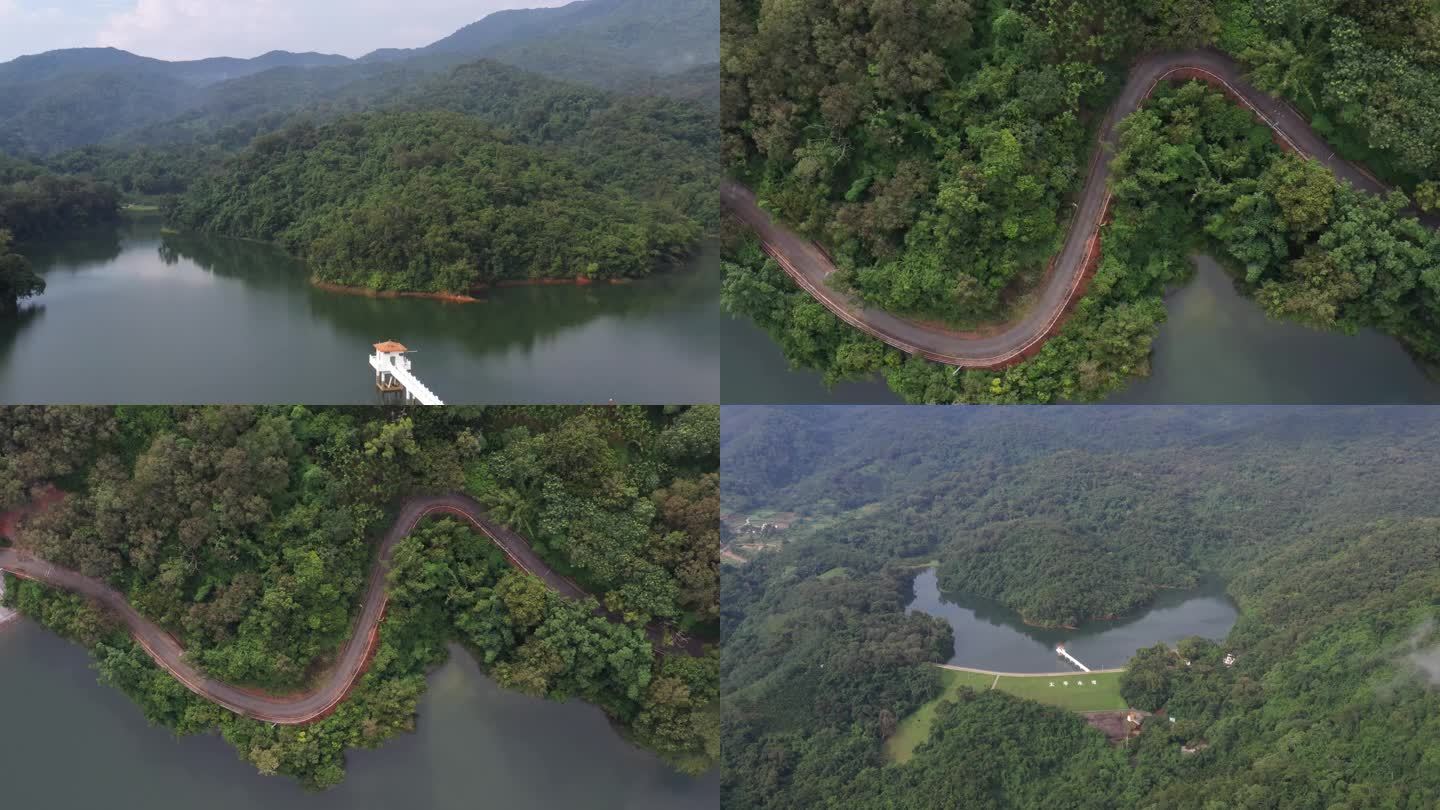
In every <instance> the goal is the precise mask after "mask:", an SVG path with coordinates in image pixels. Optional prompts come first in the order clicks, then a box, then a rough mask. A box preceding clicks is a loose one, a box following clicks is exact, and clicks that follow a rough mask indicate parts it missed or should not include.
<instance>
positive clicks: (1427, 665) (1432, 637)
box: [1405, 619, 1440, 687]
mask: <svg viewBox="0 0 1440 810" xmlns="http://www.w3.org/2000/svg"><path fill="white" fill-rule="evenodd" d="M1405 658H1406V659H1407V660H1408V661H1409V662H1410V663H1411V664H1413V665H1414V666H1415V668H1416V669H1417V670H1419V673H1420V676H1421V677H1422V678H1424V679H1425V681H1426V682H1427V683H1428V684H1429V685H1430V686H1434V687H1440V637H1437V636H1436V633H1435V620H1434V619H1426V620H1425V621H1423V622H1421V623H1420V626H1419V627H1417V628H1415V632H1413V633H1411V634H1410V638H1409V639H1407V640H1406V641H1405Z"/></svg>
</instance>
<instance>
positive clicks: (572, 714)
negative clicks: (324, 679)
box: [0, 619, 720, 810]
mask: <svg viewBox="0 0 1440 810" xmlns="http://www.w3.org/2000/svg"><path fill="white" fill-rule="evenodd" d="M0 685H3V688H4V691H5V694H6V697H7V698H8V699H7V700H6V705H5V714H4V718H5V719H4V724H5V729H4V733H3V734H0V790H3V794H4V796H5V800H6V803H7V804H11V805H13V806H15V807H106V806H110V807H145V808H150V809H151V810H169V809H170V808H175V810H180V809H181V808H185V809H186V810H188V808H193V807H204V808H207V810H242V808H243V810H253V808H256V807H264V808H268V810H329V808H337V809H338V808H345V810H370V809H371V808H373V809H374V810H394V808H402V807H403V808H413V809H414V810H450V809H451V808H454V810H462V809H463V810H474V808H477V807H505V808H511V810H530V809H531V808H533V809H534V810H549V809H550V808H555V807H584V808H598V809H599V810H652V809H653V810H662V809H663V810H670V808H675V809H676V810H699V808H706V810H713V808H714V807H715V806H716V804H717V803H718V801H719V790H720V787H719V778H718V776H716V775H714V774H711V775H709V776H707V777H703V778H699V779H694V778H689V777H685V776H682V775H680V774H677V773H675V772H674V771H672V770H671V769H670V768H669V767H668V766H666V765H665V764H664V763H662V762H660V761H659V760H658V759H657V758H656V757H655V756H653V755H652V754H649V753H648V752H645V751H642V750H639V749H637V748H634V747H632V746H630V745H628V744H627V743H626V742H625V741H624V740H622V739H621V738H620V736H619V735H618V734H617V733H616V732H615V730H614V729H612V728H611V726H610V724H609V722H608V721H607V719H606V718H605V715H604V714H603V713H602V712H601V711H600V710H599V709H597V708H595V707H593V706H589V705H587V704H584V703H580V702H573V701H572V702H569V703H555V702H552V701H546V700H541V699H538V698H531V697H527V696H524V695H520V694H517V693H513V692H506V691H504V690H502V689H500V688H499V687H498V686H496V685H495V684H494V682H492V681H491V680H490V679H488V678H486V677H485V676H484V675H483V674H481V672H480V670H479V667H478V666H476V664H475V662H474V660H473V659H471V657H470V656H469V655H467V654H465V653H464V652H462V651H460V650H458V649H457V650H452V655H451V657H450V660H449V662H448V663H446V664H445V665H444V666H442V667H440V668H439V669H438V670H436V671H435V672H434V673H432V675H431V676H430V688H429V690H428V691H427V692H426V694H425V696H424V697H423V698H422V700H421V703H420V711H419V722H418V730H417V731H416V732H415V733H414V734H409V735H405V736H403V737H400V738H397V739H394V740H391V741H389V742H387V743H385V744H384V745H383V746H381V747H380V748H379V749H376V750H374V751H352V752H351V753H350V754H349V756H348V766H347V771H348V775H347V776H346V779H345V781H344V782H343V783H341V784H340V785H339V786H338V787H336V788H333V789H331V790H328V791H325V792H323V793H307V792H305V791H304V790H302V789H301V788H300V787H299V784H298V783H297V782H295V781H294V780H293V779H290V778H288V777H283V776H274V777H265V776H260V775H259V774H257V773H256V772H255V768H254V767H253V766H252V765H250V764H248V763H245V762H242V761H240V759H239V758H238V756H237V755H236V753H235V751H234V750H233V749H231V748H230V747H229V746H228V745H227V744H226V743H225V742H224V741H223V740H221V739H220V738H219V737H216V736H204V737H184V738H176V737H175V736H174V735H173V734H171V732H170V731H168V730H167V729H164V728H159V727H155V726H150V725H147V724H146V722H145V718H144V716H143V715H141V713H140V710H139V708H137V707H136V706H135V705H134V704H133V703H131V701H130V699H129V698H127V697H126V696H125V695H124V694H122V693H121V692H120V691H119V690H117V689H114V688H112V687H108V686H102V685H100V684H99V683H97V682H96V674H95V671H94V670H93V669H92V668H91V662H90V657H89V655H88V654H87V653H86V652H85V650H84V649H82V648H81V647H79V646H77V645H74V644H71V643H69V642H67V641H65V640H63V639H61V638H59V637H58V636H55V635H54V634H52V633H49V632H47V631H45V630H43V629H41V628H40V627H39V626H38V625H36V624H34V623H32V622H30V621H28V620H25V619H22V620H19V621H18V622H14V623H11V624H9V625H6V626H5V627H3V628H0Z"/></svg>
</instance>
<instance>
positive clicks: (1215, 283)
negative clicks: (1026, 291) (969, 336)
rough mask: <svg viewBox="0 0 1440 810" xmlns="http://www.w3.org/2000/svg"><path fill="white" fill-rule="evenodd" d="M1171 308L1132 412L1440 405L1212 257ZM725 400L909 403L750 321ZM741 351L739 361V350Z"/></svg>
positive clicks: (1402, 371)
mask: <svg viewBox="0 0 1440 810" xmlns="http://www.w3.org/2000/svg"><path fill="white" fill-rule="evenodd" d="M1194 261H1195V263H1196V273H1195V277H1194V278H1193V279H1192V280H1191V281H1190V282H1189V283H1187V284H1186V285H1185V286H1183V287H1181V288H1179V289H1177V290H1175V291H1174V292H1172V293H1171V294H1170V295H1169V296H1168V297H1167V300H1166V302H1165V306H1166V313H1167V319H1166V321H1165V323H1163V324H1161V326H1160V333H1159V337H1157V338H1156V340H1155V343H1154V345H1153V347H1152V352H1151V356H1150V369H1151V374H1150V376H1149V377H1141V378H1135V379H1132V380H1130V381H1129V382H1128V383H1127V385H1126V387H1124V388H1122V389H1120V390H1119V391H1117V392H1115V393H1114V394H1112V395H1111V396H1110V397H1109V401H1111V402H1128V403H1189V404H1193V403H1204V402H1215V403H1281V402H1288V403H1301V404H1305V403H1313V402H1327V403H1357V404H1372V403H1382V402H1383V403H1435V402H1440V381H1436V380H1431V379H1429V378H1427V377H1426V375H1425V372H1424V370H1423V369H1421V368H1420V367H1419V366H1417V365H1416V364H1415V362H1414V361H1413V360H1412V359H1411V358H1410V356H1409V355H1408V354H1406V352H1405V350H1404V348H1403V347H1401V345H1400V343H1399V341H1397V340H1395V339H1394V338H1392V337H1390V336H1388V335H1385V334H1382V333H1380V332H1378V331H1375V330H1363V331H1362V332H1361V333H1360V334H1358V335H1345V334H1341V333H1339V332H1325V331H1320V330H1316V329H1310V328H1307V327H1304V326H1300V325H1298V324H1294V323H1288V322H1284V321H1277V320H1275V319H1273V318H1270V317H1268V316H1267V315H1266V314H1265V312H1264V310H1263V309H1261V308H1260V305H1259V304H1257V303H1255V302H1254V301H1253V300H1251V299H1250V298H1247V297H1245V296H1243V295H1241V294H1240V293H1239V292H1238V291H1236V289H1235V285H1234V284H1233V283H1232V281H1231V279H1230V277H1229V276H1228V275H1226V274H1225V271H1224V270H1223V269H1221V267H1220V266H1219V265H1218V264H1216V262H1215V261H1214V260H1213V259H1211V258H1209V257H1206V256H1199V257H1196V258H1195V260H1194ZM724 329H725V342H726V346H727V351H726V354H725V358H724V362H725V367H724V369H725V370H724V377H725V382H724V385H725V401H726V402H734V403H744V402H797V403H799V402H849V403H856V404H864V403H872V402H899V401H900V399H899V397H898V396H897V395H895V394H894V393H893V392H892V391H890V390H889V388H888V387H887V386H886V384H885V381H884V380H883V379H880V378H879V377H878V375H877V376H876V377H874V378H872V379H870V380H864V381H860V382H853V383H842V384H841V385H838V386H836V387H835V388H833V389H828V390H827V389H826V388H825V386H824V382H823V380H822V378H821V375H820V373H819V372H816V371H814V370H811V369H791V368H790V367H789V364H788V362H787V361H786V360H785V357H784V355H783V353H782V352H781V351H780V347H779V346H778V345H777V344H776V343H775V342H774V341H773V340H772V339H771V338H770V336H769V335H767V334H766V333H765V331H764V330H763V329H760V328H759V327H758V326H755V324H754V323H752V322H751V321H749V320H748V319H740V320H731V321H730V322H729V323H727V324H726V325H725V327H724ZM731 346H734V347H737V349H736V350H735V352H734V354H732V352H731V350H730V349H729V347H731Z"/></svg>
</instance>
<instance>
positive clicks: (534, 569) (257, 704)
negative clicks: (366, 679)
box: [0, 495, 704, 725]
mask: <svg viewBox="0 0 1440 810" xmlns="http://www.w3.org/2000/svg"><path fill="white" fill-rule="evenodd" d="M437 514H445V515H450V516H454V517H459V518H462V519H464V520H467V521H469V522H470V524H471V525H473V526H474V527H475V528H476V529H477V530H479V531H480V532H482V533H483V534H485V535H486V536H487V537H489V538H490V541H491V542H493V543H494V544H495V545H496V546H498V547H499V548H500V550H501V551H503V552H504V553H505V556H506V557H507V558H508V559H509V560H510V563H511V564H512V565H514V566H515V567H516V568H519V569H521V570H522V571H525V572H527V573H529V574H531V575H532V576H534V577H536V578H538V579H539V580H540V581H541V582H543V583H545V585H546V587H548V588H550V589H551V590H553V591H555V592H556V593H559V594H560V595H561V596H564V597H565V598H567V599H576V600H579V599H584V598H585V597H586V596H588V594H587V593H586V592H585V591H584V590H582V589H581V588H580V586H578V585H576V584H575V583H574V582H572V581H571V580H569V579H567V578H566V577H564V576H561V575H560V574H558V573H556V572H555V571H554V570H553V569H551V568H550V567H549V566H548V565H546V564H545V562H544V561H543V560H541V559H540V557H539V555H537V554H536V553H535V551H534V549H532V548H531V547H530V544H529V543H527V542H526V541H525V539H524V538H522V537H520V535H518V534H515V533H514V532H512V531H510V530H509V529H506V528H504V527H503V526H499V525H497V524H495V523H492V522H491V521H490V519H489V518H488V517H486V515H485V512H484V510H482V509H481V507H480V504H479V503H477V502H476V501H474V500H472V499H471V498H468V497H466V496H464V495H438V496H421V497H414V498H411V499H409V500H407V501H406V502H405V504H404V506H403V507H402V508H401V510H400V515H399V517H397V518H396V519H395V523H394V524H393V525H391V527H390V530H389V531H387V532H386V533H385V537H384V539H383V540H382V541H381V543H380V554H379V557H378V559H377V560H376V563H375V566H374V568H372V569H371V571H370V581H369V583H368V584H367V585H366V588H365V597H364V600H363V601H362V603H361V608H360V616H359V618H358V619H357V620H356V622H355V626H354V631H353V632H352V633H351V634H350V637H349V638H348V639H347V640H346V641H345V643H344V645H343V646H342V647H341V648H340V652H339V654H338V655H337V656H336V657H335V660H334V662H333V663H332V665H331V666H330V667H329V669H327V671H326V673H325V681H324V682H323V683H322V684H320V685H319V686H317V687H315V688H314V689H313V690H311V691H309V692H304V693H299V694H292V695H269V694H266V693H264V692H260V691H257V690H254V689H248V688H243V687H239V686H233V685H231V684H228V683H225V682H223V681H218V680H215V679H214V678H211V677H208V676H207V675H205V674H204V673H202V672H200V671H199V670H198V669H196V668H195V667H193V666H191V665H190V664H189V663H187V662H186V660H185V648H184V647H182V646H180V643H179V642H178V641H176V639H175V638H174V637H173V636H171V635H170V634H169V633H167V632H165V630H163V629H161V628H160V627H159V626H158V625H156V624H155V623H154V622H152V621H150V620H149V619H147V618H145V617H144V616H142V615H140V613H139V612H138V611H136V610H135V609H134V608H133V607H131V606H130V603H129V602H127V601H125V596H124V595H123V594H121V593H120V592H119V591H116V590H114V589H113V588H111V587H110V586H108V585H106V584H105V583H103V582H101V581H99V580H96V579H92V578H90V577H87V576H84V575H82V574H79V573H76V572H74V571H70V570H67V569H64V568H60V567H59V566H56V565H54V564H52V563H49V562H46V561H45V560H42V559H40V558H38V557H35V556H33V555H30V554H26V553H25V552H23V551H21V550H18V549H14V548H0V569H4V570H6V571H9V572H10V573H12V574H15V575H16V576H20V577H25V578H27V579H33V580H36V581H39V582H43V583H45V584H47V585H53V586H55V587H57V588H63V589H65V590H67V591H73V592H74V593H78V594H80V595H82V596H85V597H88V598H90V599H93V600H94V601H96V602H99V603H101V604H102V605H104V606H105V607H106V608H109V609H110V610H111V611H113V612H114V613H115V615H117V616H118V617H119V618H120V620H121V621H123V622H124V623H125V626H126V627H127V628H129V630H130V633H131V635H132V636H133V637H134V638H135V640H136V641H137V642H139V643H140V646H142V647H144V648H145V651H146V652H147V653H149V654H150V657H151V658H153V659H155V663H157V664H159V665H160V666H161V667H163V668H164V669H165V670H166V671H168V672H169V673H170V674H171V675H173V676H175V678H176V679H177V680H179V681H180V682H181V683H183V684H185V686H186V687H187V688H189V689H190V691H192V692H194V693H196V694H198V695H200V696H201V697H204V698H207V699H209V700H211V701H213V702H215V703H218V704H219V705H221V706H224V707H225V708H227V709H229V710H230V711H232V712H235V713H236V714H240V715H244V716H245V717H250V718H253V719H256V720H263V721H266V722H271V723H279V724H281V725H299V724H302V723H309V722H312V721H315V720H318V719H320V718H322V717H324V716H326V715H327V714H329V713H330V712H331V711H333V710H334V709H335V707H336V706H338V705H339V704H340V702H341V701H343V700H344V699H345V697H346V695H348V694H349V693H350V690H351V689H352V688H353V687H354V685H355V684H356V682H358V681H359V679H360V676H361V675H363V674H364V672H365V669H366V667H367V666H368V665H369V663H370V653H371V652H372V651H373V649H374V647H375V642H376V641H377V639H378V638H379V632H380V621H381V619H382V618H383V617H384V614H385V603H386V599H387V597H386V592H385V581H386V575H387V574H388V573H389V571H390V560H391V557H392V556H393V554H394V551H395V546H396V544H397V543H399V542H400V541H401V540H403V539H404V538H405V537H406V536H407V535H408V534H410V532H411V531H412V530H414V528H415V526H416V525H417V524H418V523H419V522H420V521H421V520H422V519H424V518H426V517H429V516H431V515H437ZM600 612H601V613H602V614H603V613H604V611H600ZM605 615H606V616H607V617H608V618H610V619H612V620H618V617H615V616H613V615H609V614H605ZM646 632H647V635H648V636H649V637H650V639H651V642H652V643H654V644H656V645H657V647H660V645H661V639H662V636H663V630H662V628H660V627H657V626H654V625H652V626H650V627H648V628H646ZM703 647H704V644H703V643H702V642H701V641H700V640H699V639H693V638H687V639H684V640H682V641H680V642H677V643H674V644H672V645H670V647H669V649H674V650H679V651H682V652H685V653H688V654H691V655H699V654H701V653H702V651H703Z"/></svg>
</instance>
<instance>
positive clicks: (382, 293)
mask: <svg viewBox="0 0 1440 810" xmlns="http://www.w3.org/2000/svg"><path fill="white" fill-rule="evenodd" d="M634 282H635V279H633V278H607V279H600V280H598V281H597V280H596V279H593V278H584V277H580V278H509V279H501V280H499V281H494V282H487V283H484V284H477V285H475V286H474V287H471V288H470V293H448V292H421V291H418V290H372V289H370V288H368V287H358V286H355V285H352V284H339V283H337V282H334V281H320V280H319V279H316V278H311V279H310V286H311V287H314V288H315V289H317V290H323V291H324V292H331V293H339V294H341V295H362V296H364V297H366V298H424V299H429V300H432V301H445V302H447V303H451V304H484V303H487V302H488V299H486V298H481V297H477V296H476V295H474V294H473V293H483V292H485V291H487V290H496V289H504V288H506V287H589V286H593V285H597V284H604V285H607V286H612V287H621V286H625V285H628V284H633V283H634Z"/></svg>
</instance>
